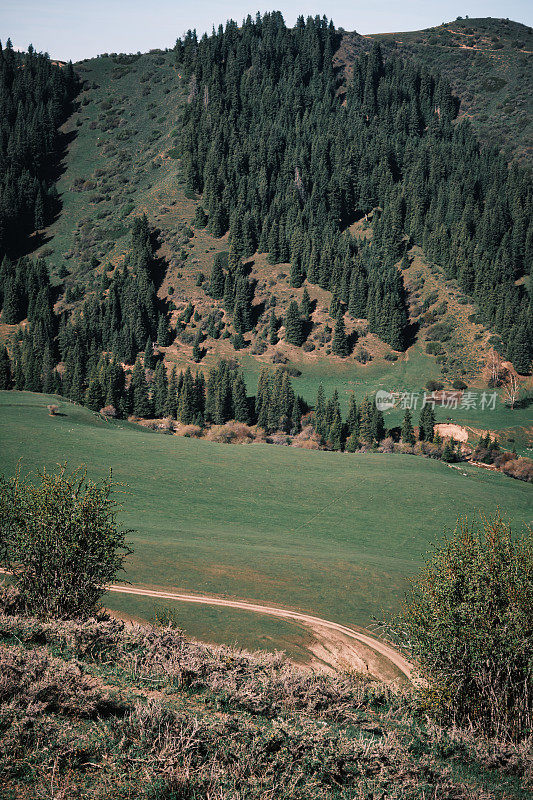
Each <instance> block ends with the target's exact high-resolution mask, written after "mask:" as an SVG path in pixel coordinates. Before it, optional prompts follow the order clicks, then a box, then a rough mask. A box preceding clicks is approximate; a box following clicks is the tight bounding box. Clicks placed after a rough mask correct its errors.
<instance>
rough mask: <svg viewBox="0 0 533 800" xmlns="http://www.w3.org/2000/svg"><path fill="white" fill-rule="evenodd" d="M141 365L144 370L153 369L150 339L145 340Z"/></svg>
mask: <svg viewBox="0 0 533 800" xmlns="http://www.w3.org/2000/svg"><path fill="white" fill-rule="evenodd" d="M143 363H144V368H145V369H153V368H154V366H155V359H154V346H153V344H152V340H151V339H150V337H148V339H147V340H146V347H145V348H144V359H143Z"/></svg>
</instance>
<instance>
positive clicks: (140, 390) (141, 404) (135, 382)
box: [130, 358, 152, 418]
mask: <svg viewBox="0 0 533 800" xmlns="http://www.w3.org/2000/svg"><path fill="white" fill-rule="evenodd" d="M130 388H131V392H132V412H133V414H135V415H136V416H137V417H145V418H146V417H150V416H151V413H152V405H151V402H150V395H149V391H148V384H147V383H146V376H145V371H144V366H143V364H142V363H141V360H140V359H139V358H138V359H137V360H136V362H135V366H134V367H133V373H132V376H131V387H130Z"/></svg>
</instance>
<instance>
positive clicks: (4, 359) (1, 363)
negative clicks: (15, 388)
mask: <svg viewBox="0 0 533 800" xmlns="http://www.w3.org/2000/svg"><path fill="white" fill-rule="evenodd" d="M11 385H12V376H11V362H10V360H9V355H8V352H7V348H6V347H5V346H4V345H2V346H0V389H11Z"/></svg>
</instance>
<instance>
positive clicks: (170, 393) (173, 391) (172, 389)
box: [165, 367, 178, 419]
mask: <svg viewBox="0 0 533 800" xmlns="http://www.w3.org/2000/svg"><path fill="white" fill-rule="evenodd" d="M177 412H178V380H177V376H176V367H172V370H171V372H170V377H169V379H168V386H167V396H166V399H165V417H170V418H171V419H177Z"/></svg>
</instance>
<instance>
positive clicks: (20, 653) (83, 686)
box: [0, 590, 531, 800]
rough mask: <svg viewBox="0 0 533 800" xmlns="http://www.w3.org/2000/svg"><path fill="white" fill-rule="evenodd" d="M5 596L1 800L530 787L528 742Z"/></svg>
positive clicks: (388, 692)
mask: <svg viewBox="0 0 533 800" xmlns="http://www.w3.org/2000/svg"><path fill="white" fill-rule="evenodd" d="M3 594H4V596H3V603H2V604H3V605H4V608H5V611H6V612H9V613H5V612H4V613H3V614H2V615H0V674H1V679H0V764H1V766H0V782H1V784H2V786H3V787H4V788H3V791H4V794H3V795H2V797H5V798H10V799H11V798H12V799H13V800H15V798H16V799H17V800H18V798H35V799H36V800H37V798H44V797H47V798H49V797H53V798H55V800H58V798H64V800H66V798H71V797H72V798H87V799H88V798H91V800H93V798H94V799H97V800H104V798H105V800H110V798H146V800H148V798H152V800H155V798H158V800H171V798H172V800H178V799H181V800H185V798H190V799H191V800H192V799H193V798H197V799H198V800H200V798H212V799H213V800H215V799H216V800H253V799H255V798H257V800H274V799H275V800H289V798H291V800H318V799H320V800H326V798H328V799H329V798H331V800H334V799H336V800H341V799H343V798H344V799H345V800H348V798H350V800H352V799H353V798H360V799H361V800H363V799H365V798H367V799H368V800H370V798H373V799H374V798H377V797H380V798H385V797H386V798H389V800H400V798H402V800H415V798H418V799H419V800H422V798H429V797H432V798H440V799H442V800H467V798H468V799H469V800H470V799H471V798H477V800H484V799H485V798H486V799H487V800H488V798H496V797H503V796H504V795H502V794H501V793H499V792H498V793H497V794H495V793H494V792H493V791H492V789H491V787H497V788H499V787H502V786H505V787H506V789H507V790H508V792H507V793H506V794H505V796H506V797H513V796H516V797H519V796H524V795H523V794H522V795H520V791H521V790H520V789H519V785H520V784H521V785H523V786H526V784H527V781H528V780H529V781H530V780H531V752H530V750H528V743H524V744H522V745H521V746H514V745H510V744H503V743H501V742H496V741H487V740H482V739H479V738H478V739H476V738H474V737H473V736H472V734H471V733H469V732H465V731H459V730H455V729H452V730H448V731H447V730H444V729H442V728H438V727H435V726H433V725H429V724H428V725H424V724H423V723H422V721H421V720H417V718H416V703H415V699H414V697H413V696H412V695H408V694H402V693H401V692H398V691H397V690H392V689H391V688H389V687H385V686H383V685H381V684H379V683H378V682H376V681H370V680H369V679H367V678H362V677H358V676H357V675H345V676H338V677H327V676H324V675H314V674H312V673H309V672H303V671H301V670H299V669H297V668H295V667H294V666H293V665H291V664H290V663H289V662H287V661H286V660H285V659H284V658H283V657H282V656H281V655H280V654H275V655H272V654H266V653H260V652H258V653H249V652H246V651H242V650H240V651H239V650H233V649H230V648H228V647H212V646H207V645H203V644H200V643H198V642H194V641H189V640H187V639H185V638H184V636H183V635H182V633H181V632H180V631H179V630H177V629H175V628H172V627H166V628H157V627H155V628H140V627H130V628H126V627H125V626H124V625H123V623H120V622H118V621H116V620H109V619H105V618H102V619H98V620H90V621H88V622H86V623H84V624H80V623H77V622H60V623H59V622H43V621H39V620H37V619H32V618H25V617H22V616H18V615H16V614H14V613H13V612H14V610H15V606H16V596H15V595H14V594H13V592H12V591H9V590H8V591H4V593H3ZM472 764H474V766H475V768H474V769H472V770H470V767H472ZM465 770H466V773H468V774H466V773H465ZM469 770H470V772H469ZM484 770H492V771H496V772H495V773H494V775H495V776H496V777H494V776H493V775H492V774H491V773H488V772H484ZM515 790H516V792H518V794H515V793H514V792H515Z"/></svg>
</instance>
